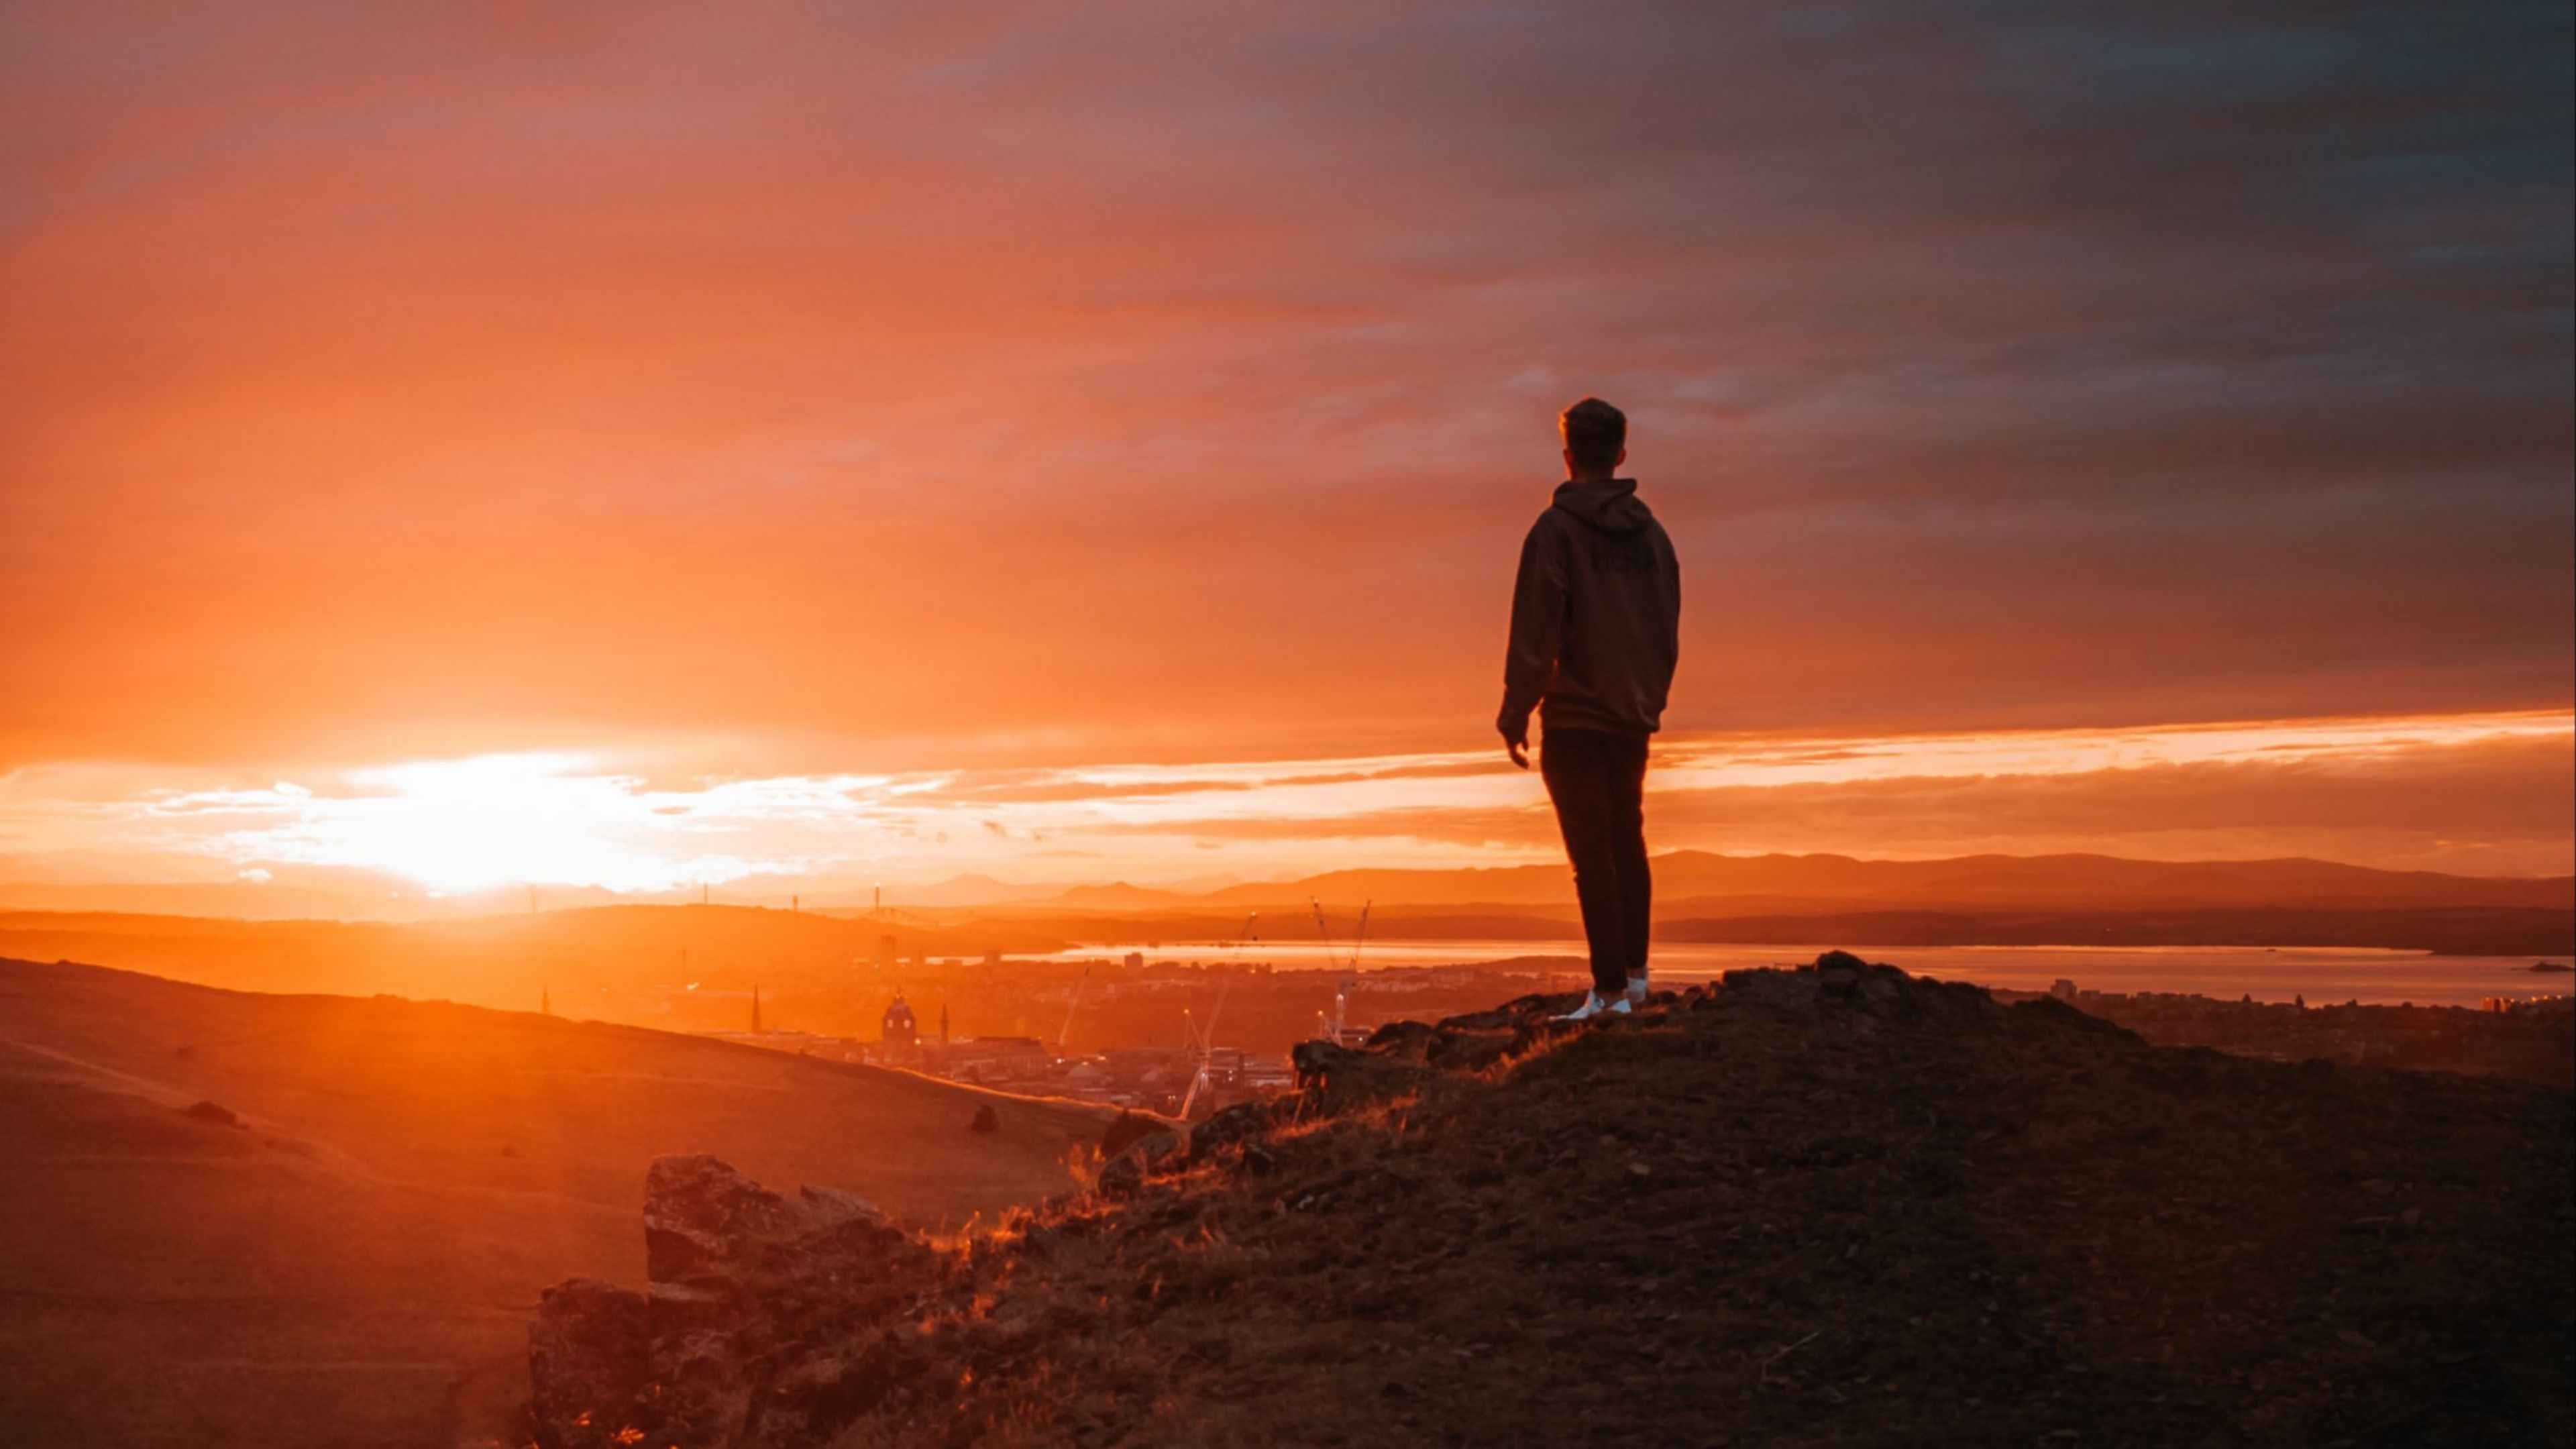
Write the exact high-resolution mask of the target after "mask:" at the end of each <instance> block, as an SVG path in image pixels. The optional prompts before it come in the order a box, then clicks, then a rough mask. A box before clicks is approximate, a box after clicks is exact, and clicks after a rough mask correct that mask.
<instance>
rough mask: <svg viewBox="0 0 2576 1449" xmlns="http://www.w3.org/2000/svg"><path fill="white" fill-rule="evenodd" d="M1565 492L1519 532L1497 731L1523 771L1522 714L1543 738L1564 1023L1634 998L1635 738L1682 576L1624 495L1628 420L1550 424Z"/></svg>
mask: <svg viewBox="0 0 2576 1449" xmlns="http://www.w3.org/2000/svg"><path fill="white" fill-rule="evenodd" d="M1557 429H1558V431H1559V432H1561V433H1562V434H1563V435H1564V438H1565V472H1566V481H1565V482H1563V483H1560V484H1558V485H1557V488H1556V501H1555V503H1554V504H1553V505H1552V506H1551V507H1550V508H1549V509H1548V510H1547V511H1546V512H1545V513H1542V514H1540V515H1539V516H1538V522H1536V523H1534V524H1531V525H1530V531H1529V538H1528V540H1527V541H1526V542H1524V543H1523V544H1522V545H1521V572H1520V579H1519V582H1517V583H1516V584H1514V585H1513V587H1512V642H1511V649H1510V651H1509V652H1508V653H1507V654H1506V655H1505V656H1504V660H1503V712H1502V716H1501V718H1500V719H1498V720H1497V721H1496V724H1497V725H1498V726H1499V727H1500V728H1501V730H1502V732H1503V749H1504V752H1505V753H1507V754H1509V755H1510V756H1511V758H1512V763H1513V764H1515V765H1518V766H1520V767H1521V768H1522V769H1524V770H1526V769H1528V768H1529V717H1530V711H1531V709H1532V708H1536V709H1537V711H1538V717H1539V722H1540V723H1541V724H1542V725H1544V726H1545V733H1544V736H1543V738H1542V739H1541V741H1540V745H1539V761H1538V768H1539V774H1540V775H1541V776H1542V777H1544V778H1545V779H1546V781H1547V798H1548V799H1549V800H1550V801H1552V802H1553V803H1554V804H1555V806H1556V823H1557V826H1558V828H1559V829H1561V830H1562V831H1563V832H1564V833H1565V854H1566V857H1567V858H1568V859H1569V860H1571V861H1572V862H1573V863H1574V893H1575V896H1576V898H1577V899H1579V900H1580V901H1581V902H1582V903H1583V935H1584V938H1585V939H1586V941H1588V942H1589V943H1590V946H1591V949H1592V994H1591V996H1589V997H1588V998H1586V999H1585V1001H1584V1003H1583V1005H1582V1006H1580V1007H1577V1008H1576V1009H1575V1010H1574V1012H1573V1013H1572V1014H1571V1015H1569V1016H1567V1017H1566V1018H1564V1019H1565V1020H1568V1021H1584V1020H1588V1019H1589V1018H1591V1017H1595V1016H1599V1015H1602V1014H1603V1013H1605V1012H1615V1013H1625V1012H1626V1011H1628V1010H1629V1009H1630V1004H1631V1003H1633V1002H1642V1001H1644V1000H1645V999H1646V989H1647V983H1646V932H1647V923H1648V919H1649V917H1650V915H1651V914H1652V907H1653V903H1654V883H1653V881H1652V879H1651V878H1650V876H1649V873H1648V871H1647V868H1646V822H1645V813H1644V810H1643V807H1642V805H1641V803H1640V797H1641V795H1642V794H1643V792H1644V789H1645V783H1646V737H1647V736H1649V735H1651V734H1653V733H1654V732H1655V731H1656V730H1657V729H1658V728H1660V727H1661V726H1662V724H1663V721H1664V698H1665V695H1666V694H1667V693H1668V692H1669V691H1670V690H1671V688H1672V683H1673V664H1674V661H1675V660H1676V659H1677V658H1679V656H1680V652H1681V650H1680V632H1681V615H1682V583H1681V569H1680V567H1679V565H1678V564H1676V563H1675V562H1674V560H1673V541H1672V539H1670V538H1669V537H1667V536H1666V535H1665V533H1664V526H1663V525H1662V524H1660V523H1657V522H1656V521H1655V515H1654V514H1652V513H1650V512H1648V511H1647V510H1646V505H1645V503H1644V502H1643V501H1642V500H1640V499H1639V498H1638V497H1637V483H1636V480H1635V479H1633V478H1621V477H1618V476H1616V474H1617V473H1618V470H1619V465H1620V464H1622V463H1624V462H1626V461H1628V419H1627V417H1626V415H1624V414H1622V413H1621V412H1620V411H1619V410H1618V409H1617V408H1614V407H1612V406H1610V405H1609V404H1608V403H1606V402H1603V401H1602V400H1601V399H1599V398H1597V397H1588V398H1585V399H1584V400H1583V401H1581V402H1579V403H1576V404H1575V405H1574V406H1572V407H1570V408H1567V409H1566V410H1565V413H1564V415H1563V416H1562V417H1560V418H1558V419H1557Z"/></svg>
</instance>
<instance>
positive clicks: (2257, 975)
mask: <svg viewBox="0 0 2576 1449" xmlns="http://www.w3.org/2000/svg"><path fill="white" fill-rule="evenodd" d="M1831 949H1833V947H1831V946H1830V945H1814V946H1725V945H1668V946H1657V947H1656V948H1655V955H1654V973H1655V980H1656V983H1657V984H1658V985H1669V986H1683V985H1689V984H1692V983H1696V982H1701V981H1707V980H1711V979H1713V978H1715V977H1717V976H1720V975H1723V974H1724V973H1726V972H1728V971H1735V970H1741V969H1743V968H1745V967H1750V966H1791V965H1798V964H1801V963H1804V962H1808V961H1813V960H1814V959H1816V957H1817V955H1818V954H1820V953H1822V952H1824V951H1828V950H1831ZM1130 951H1139V952H1142V953H1144V955H1145V957H1146V959H1148V960H1150V961H1195V962H1200V963H1202V964H1213V963H1217V962H1223V961H1228V960H1234V961H1245V962H1256V961H1258V962H1268V963H1269V964H1270V965H1271V966H1273V967H1275V968H1276V969H1278V970H1282V971H1326V970H1335V969H1347V968H1348V966H1349V965H1350V962H1351V949H1350V945H1349V943H1348V942H1341V943H1336V944H1326V943H1323V942H1319V941H1279V942H1273V941H1257V942H1253V943H1251V944H1249V945H1246V946H1244V947H1242V948H1240V949H1236V948H1232V947H1230V946H1228V945H1227V944H1225V943H1222V942H1216V943H1211V942H1179V941H1165V942H1158V943H1154V944H1151V945H1148V944H1143V943H1135V944H1121V945H1103V946H1084V947H1079V948H1077V949H1074V950H1070V951H1065V952H1061V953H1059V954H1060V955H1061V956H1062V957H1064V958H1066V959H1075V960H1079V959H1083V958H1088V957H1099V956H1111V957H1116V956H1123V955H1125V954H1127V953H1128V952H1130ZM1856 954H1858V955H1861V956H1864V957H1866V958H1868V959H1869V960H1872V961H1885V962H1888V963H1890V964H1891V965H1896V966H1901V967H1904V968H1905V969H1906V970H1908V971H1912V972H1915V973H1917V974H1920V975H1924V976H1937V977H1941V978H1943V979H1945V980H1955V981H1972V982H1975V983H1976V984H1978V985H1980V986H1994V987H2003V988H2007V989H2010V990H2015V991H2046V990H2047V989H2048V988H2049V985H2050V983H2051V982H2054V981H2056V980H2058V979H2059V978H2061V977H2063V978H2065V979H2068V980H2071V981H2073V982H2074V983H2075V984H2076V985H2077V986H2079V987H2082V988H2084V989H2086V990H2091V991H2121V992H2137V991H2182V992H2190V993H2192V994H2195V995H2199V996H2215V997H2224V998H2228V999H2234V998H2237V997H2241V996H2247V995H2251V996H2252V997H2253V998H2254V999H2255V1000H2256V1001H2289V1000H2291V999H2292V998H2294V997H2299V996H2305V997H2306V998H2307V999H2308V1004H2309V1005H2311V1006H2320V1005H2326V1004H2330V1003H2335V1004H2339V1003H2342V1002H2346V1001H2360V1002H2363V1003H2365V1004H2378V1005H2392V1004H2395V1003H2397V1002H2403V1001H2411V1002H2414V1003H2415V1004H2416V1005H2419V1006H2475V1005H2477V1004H2478V1003H2479V1002H2480V1001H2482V1000H2483V999H2485V998H2487V997H2490V996H2551V995H2562V994H2565V993H2566V992H2567V991H2568V990H2569V987H2570V982H2571V979H2576V978H2570V977H2568V976H2566V975H2563V974H2553V973H2542V972H2536V971H2533V970H2531V969H2530V966H2531V964H2532V961H2533V959H2534V958H2532V957H2529V956H2433V955H2427V954H2425V953H2424V952H2421V951H2373V950H2359V949H2354V948H2350V947H2306V946H2295V947H2294V946H2284V947H2279V948H2269V947H2262V946H1901V947H1900V946H1891V947H1884V948H1880V949H1877V950H1858V951H1857V952H1856ZM1526 956H1550V957H1564V958H1569V959H1567V961H1566V963H1565V968H1564V972H1563V976H1564V985H1565V989H1567V990H1569V991H1570V990H1573V989H1575V987H1576V986H1577V985H1578V984H1579V983H1580V982H1581V981H1583V980H1585V979H1587V978H1586V977H1585V976H1584V974H1583V968H1582V965H1581V961H1582V958H1583V956H1584V947H1583V943H1582V942H1581V941H1471V940H1457V941H1388V942H1385V943H1383V944H1380V943H1378V942H1370V943H1369V944H1368V946H1367V947H1366V948H1365V949H1364V950H1362V951H1361V952H1360V955H1359V965H1360V967H1361V968H1362V969H1364V970H1365V969H1370V968H1376V967H1387V966H1449V965H1460V964H1468V963H1476V962H1485V961H1501V960H1507V959H1510V958H1512V957H1526ZM2545 959H2549V960H2553V961H2556V962H2558V963H2560V964H2562V965H2563V964H2566V963H2567V960H2568V958H2567V957H2564V956H2556V957H2549V958H2545Z"/></svg>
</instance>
